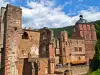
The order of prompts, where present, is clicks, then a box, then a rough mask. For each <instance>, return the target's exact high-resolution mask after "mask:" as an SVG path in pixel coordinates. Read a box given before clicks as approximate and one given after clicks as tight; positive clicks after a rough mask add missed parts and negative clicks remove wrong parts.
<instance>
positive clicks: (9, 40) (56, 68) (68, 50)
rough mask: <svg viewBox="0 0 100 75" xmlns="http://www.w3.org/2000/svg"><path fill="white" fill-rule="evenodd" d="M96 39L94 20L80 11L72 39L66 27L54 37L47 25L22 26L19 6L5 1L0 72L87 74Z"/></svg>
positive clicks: (5, 74)
mask: <svg viewBox="0 0 100 75" xmlns="http://www.w3.org/2000/svg"><path fill="white" fill-rule="evenodd" d="M96 40H97V37H96V31H95V26H94V24H93V23H91V22H87V21H86V20H85V19H83V16H82V15H80V19H79V20H78V21H77V22H76V24H75V28H74V30H73V33H72V37H71V39H69V38H68V33H67V32H66V31H61V32H60V34H59V36H58V37H56V38H54V34H53V30H50V29H48V28H46V27H44V28H42V29H38V30H32V29H22V9H21V8H19V7H15V6H12V5H9V4H8V5H7V6H6V7H2V8H1V15H0V61H1V69H0V75H83V74H86V73H87V72H88V70H89V64H90V63H91V60H92V59H93V57H94V54H95V44H96ZM78 64H81V65H78ZM73 65H74V66H73Z"/></svg>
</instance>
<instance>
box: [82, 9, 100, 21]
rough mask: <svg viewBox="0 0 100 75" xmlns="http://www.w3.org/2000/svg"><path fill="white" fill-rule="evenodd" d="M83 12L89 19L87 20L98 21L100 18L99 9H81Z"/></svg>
mask: <svg viewBox="0 0 100 75" xmlns="http://www.w3.org/2000/svg"><path fill="white" fill-rule="evenodd" d="M80 13H81V14H83V15H84V18H85V19H86V20H87V21H89V22H90V21H96V20H100V12H97V11H94V10H92V11H89V10H82V11H80Z"/></svg>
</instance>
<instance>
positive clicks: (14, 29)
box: [5, 5, 22, 75]
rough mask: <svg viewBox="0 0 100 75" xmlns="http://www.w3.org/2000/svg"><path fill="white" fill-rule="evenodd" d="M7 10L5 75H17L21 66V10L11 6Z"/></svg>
mask: <svg viewBox="0 0 100 75" xmlns="http://www.w3.org/2000/svg"><path fill="white" fill-rule="evenodd" d="M6 9H7V11H6V35H5V38H6V40H5V65H7V66H5V75H16V74H17V73H18V69H17V67H16V65H18V64H19V63H18V59H17V57H18V50H19V49H18V47H19V46H18V45H19V41H20V38H21V34H20V32H21V22H22V20H21V18H22V16H21V9H20V8H16V7H14V6H11V5H7V8H6ZM15 64H16V65H15ZM19 75H20V74H19Z"/></svg>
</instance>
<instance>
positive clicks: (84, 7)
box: [0, 0, 100, 28]
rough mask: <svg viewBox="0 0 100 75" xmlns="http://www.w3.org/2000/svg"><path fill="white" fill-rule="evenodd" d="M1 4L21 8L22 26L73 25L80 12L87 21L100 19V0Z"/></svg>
mask: <svg viewBox="0 0 100 75" xmlns="http://www.w3.org/2000/svg"><path fill="white" fill-rule="evenodd" d="M0 2H1V5H0V7H1V6H5V5H6V4H8V3H9V4H12V5H14V6H18V7H21V8H22V19H23V23H22V25H23V27H32V28H43V27H45V26H46V27H51V28H52V27H64V26H68V25H74V24H75V22H76V21H77V20H78V19H79V17H78V16H79V15H80V14H82V15H83V16H84V18H85V19H87V21H95V20H100V0H0Z"/></svg>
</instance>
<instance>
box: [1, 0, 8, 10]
mask: <svg viewBox="0 0 100 75" xmlns="http://www.w3.org/2000/svg"><path fill="white" fill-rule="evenodd" d="M8 3H9V2H8V1H6V0H0V8H1V7H5V6H6V5H7V4H8Z"/></svg>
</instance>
